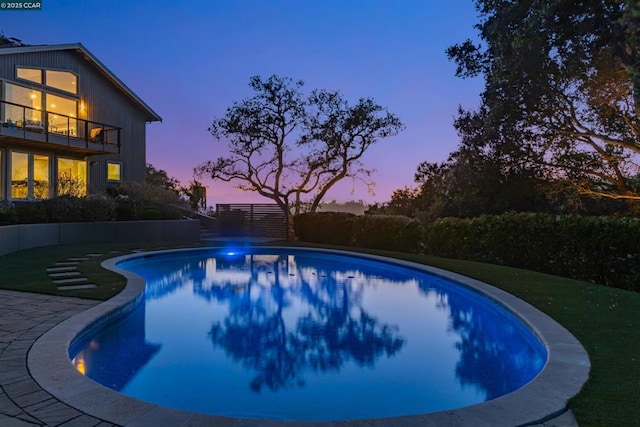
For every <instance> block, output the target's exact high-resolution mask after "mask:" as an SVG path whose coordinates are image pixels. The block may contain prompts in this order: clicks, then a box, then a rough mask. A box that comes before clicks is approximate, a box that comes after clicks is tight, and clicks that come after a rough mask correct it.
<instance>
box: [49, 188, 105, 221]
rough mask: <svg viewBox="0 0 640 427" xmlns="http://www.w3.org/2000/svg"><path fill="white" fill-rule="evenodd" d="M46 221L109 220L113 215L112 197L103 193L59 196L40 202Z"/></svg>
mask: <svg viewBox="0 0 640 427" xmlns="http://www.w3.org/2000/svg"><path fill="white" fill-rule="evenodd" d="M40 203H41V204H42V206H43V207H44V208H45V210H46V212H47V222H93V221H111V220H112V219H113V218H114V216H115V203H114V201H113V199H111V198H108V197H106V196H103V195H89V196H86V197H74V196H60V197H55V198H53V199H49V200H44V201H42V202H40Z"/></svg>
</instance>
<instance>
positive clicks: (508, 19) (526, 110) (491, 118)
mask: <svg viewBox="0 0 640 427" xmlns="http://www.w3.org/2000/svg"><path fill="white" fill-rule="evenodd" d="M476 7H477V10H478V11H479V13H480V17H481V21H480V23H479V24H477V25H476V28H477V29H478V31H479V36H480V39H481V43H480V44H474V43H473V42H472V41H471V40H467V41H465V42H463V43H461V44H457V45H455V46H452V47H450V48H449V49H448V50H447V54H448V56H449V57H450V58H452V59H454V60H455V62H456V64H457V75H458V76H460V77H472V76H478V75H482V76H484V78H485V80H486V83H485V88H484V91H483V93H482V98H481V106H480V108H479V109H478V110H476V111H464V110H461V111H460V114H459V116H458V118H457V120H456V123H455V125H456V128H457V129H458V131H459V132H460V134H461V136H462V144H463V146H465V145H466V146H475V147H479V148H481V149H484V150H489V151H491V150H494V151H495V150H497V151H502V153H503V154H504V153H506V152H507V151H509V150H504V149H502V148H498V147H503V146H510V147H511V148H514V149H513V150H511V152H510V154H508V155H506V157H504V158H505V159H510V160H512V161H513V162H514V164H520V165H523V164H524V165H527V166H528V167H530V166H532V165H534V166H535V167H536V168H537V169H538V170H539V171H544V173H545V174H547V176H549V177H552V178H553V179H564V180H566V181H567V182H570V183H571V184H572V186H573V187H574V188H575V189H576V190H577V191H579V192H580V193H582V194H587V195H590V196H595V197H608V198H616V199H626V200H640V179H639V177H640V163H639V162H638V160H640V159H639V157H640V39H639V37H640V2H639V1H637V0H629V1H620V0H584V1H580V2H576V1H573V0H524V1H513V0H476Z"/></svg>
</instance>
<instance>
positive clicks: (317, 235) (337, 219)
mask: <svg viewBox="0 0 640 427" xmlns="http://www.w3.org/2000/svg"><path fill="white" fill-rule="evenodd" d="M355 218H356V216H355V215H354V214H351V213H344V212H316V213H303V214H300V215H296V217H295V218H294V227H295V230H296V236H297V237H298V239H300V240H303V241H306V242H315V243H326V244H334V245H352V244H353V243H354V236H353V225H354V221H355Z"/></svg>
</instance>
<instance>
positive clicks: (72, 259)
mask: <svg viewBox="0 0 640 427" xmlns="http://www.w3.org/2000/svg"><path fill="white" fill-rule="evenodd" d="M88 259H89V258H87V257H86V256H76V257H71V258H67V261H86V260H88Z"/></svg>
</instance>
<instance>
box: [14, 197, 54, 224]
mask: <svg viewBox="0 0 640 427" xmlns="http://www.w3.org/2000/svg"><path fill="white" fill-rule="evenodd" d="M15 212H16V216H17V218H18V221H17V222H18V223H20V224H37V223H41V222H48V218H47V210H46V208H45V206H44V205H43V204H42V203H41V202H40V203H38V202H16V203H15Z"/></svg>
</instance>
